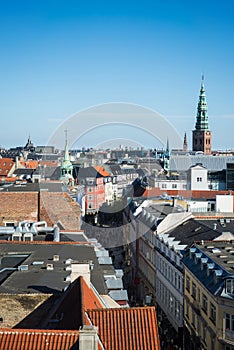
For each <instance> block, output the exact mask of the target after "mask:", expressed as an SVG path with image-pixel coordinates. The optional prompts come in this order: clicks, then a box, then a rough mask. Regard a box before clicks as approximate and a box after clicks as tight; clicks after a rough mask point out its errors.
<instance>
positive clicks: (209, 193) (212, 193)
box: [143, 187, 234, 199]
mask: <svg viewBox="0 0 234 350" xmlns="http://www.w3.org/2000/svg"><path fill="white" fill-rule="evenodd" d="M165 192H166V193H167V194H168V196H177V195H179V196H183V197H184V198H188V199H189V198H196V199H202V198H206V199H212V198H215V197H216V195H218V194H230V191H216V190H206V191H205V190H204V191H200V190H193V191H190V190H161V189H160V188H158V187H154V188H151V189H146V190H145V192H144V194H143V196H144V197H155V196H160V195H162V194H163V193H165ZM231 192H232V194H233V192H234V191H231Z"/></svg>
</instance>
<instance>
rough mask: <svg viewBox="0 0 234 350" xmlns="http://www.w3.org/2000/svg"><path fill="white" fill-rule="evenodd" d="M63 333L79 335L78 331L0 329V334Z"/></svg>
mask: <svg viewBox="0 0 234 350" xmlns="http://www.w3.org/2000/svg"><path fill="white" fill-rule="evenodd" d="M4 332H9V333H25V332H27V333H51V334H53V333H56V334H57V333H63V334H67V333H69V334H73V333H74V334H79V331H78V330H71V329H69V330H67V329H36V328H35V329H31V328H0V333H4Z"/></svg>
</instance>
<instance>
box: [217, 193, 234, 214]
mask: <svg viewBox="0 0 234 350" xmlns="http://www.w3.org/2000/svg"><path fill="white" fill-rule="evenodd" d="M216 211H217V212H220V213H233V212H234V196H232V195H227V196H226V195H217V196H216Z"/></svg>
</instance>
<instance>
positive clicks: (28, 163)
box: [20, 160, 38, 169]
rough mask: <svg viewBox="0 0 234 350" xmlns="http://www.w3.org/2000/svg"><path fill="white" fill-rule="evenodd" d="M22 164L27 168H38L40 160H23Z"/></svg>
mask: <svg viewBox="0 0 234 350" xmlns="http://www.w3.org/2000/svg"><path fill="white" fill-rule="evenodd" d="M20 164H21V165H22V166H23V167H24V168H26V169H37V168H38V161H37V160H27V161H21V162H20Z"/></svg>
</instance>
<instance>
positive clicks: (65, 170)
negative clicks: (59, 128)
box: [60, 129, 73, 180]
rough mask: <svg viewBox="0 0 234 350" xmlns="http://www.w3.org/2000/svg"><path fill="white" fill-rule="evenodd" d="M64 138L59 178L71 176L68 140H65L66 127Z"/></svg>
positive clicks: (71, 167)
mask: <svg viewBox="0 0 234 350" xmlns="http://www.w3.org/2000/svg"><path fill="white" fill-rule="evenodd" d="M65 134H66V139H65V150H64V158H63V161H62V164H61V176H60V180H64V179H68V178H73V176H72V172H73V165H72V163H71V161H70V156H69V151H68V142H67V129H66V130H65Z"/></svg>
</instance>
